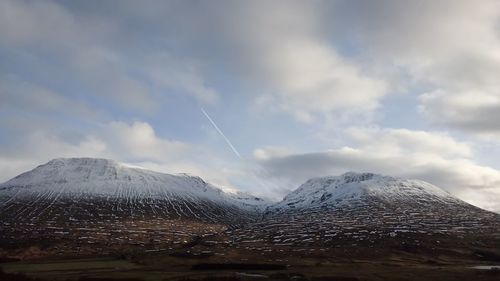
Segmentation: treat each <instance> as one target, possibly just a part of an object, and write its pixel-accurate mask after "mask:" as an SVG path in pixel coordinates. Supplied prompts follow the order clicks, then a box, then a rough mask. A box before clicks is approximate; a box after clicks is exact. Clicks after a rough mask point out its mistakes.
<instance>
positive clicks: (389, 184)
mask: <svg viewBox="0 0 500 281" xmlns="http://www.w3.org/2000/svg"><path fill="white" fill-rule="evenodd" d="M369 201H378V202H379V203H384V204H387V205H390V204H396V205H397V204H400V205H401V204H405V205H408V206H413V205H419V204H420V205H426V204H434V205H435V204H460V205H463V204H467V203H465V202H463V201H461V200H459V199H457V198H455V197H453V196H452V195H451V194H449V193H447V192H446V191H444V190H442V189H440V188H438V187H436V186H434V185H432V184H429V183H427V182H424V181H420V180H408V179H399V178H394V177H389V176H382V175H377V174H373V173H354V172H348V173H345V174H343V175H341V176H328V177H322V178H313V179H310V180H308V181H307V182H305V183H304V184H302V185H301V186H300V187H299V188H298V189H296V190H295V191H293V192H291V193H290V194H288V195H287V196H286V197H285V198H284V199H283V200H282V201H281V202H279V203H277V204H274V205H272V206H270V207H269V208H268V212H271V213H272V212H291V211H295V210H301V211H303V210H312V209H318V208H339V207H342V206H349V205H357V204H363V203H367V202H369Z"/></svg>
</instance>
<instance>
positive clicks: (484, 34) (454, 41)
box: [333, 0, 500, 135]
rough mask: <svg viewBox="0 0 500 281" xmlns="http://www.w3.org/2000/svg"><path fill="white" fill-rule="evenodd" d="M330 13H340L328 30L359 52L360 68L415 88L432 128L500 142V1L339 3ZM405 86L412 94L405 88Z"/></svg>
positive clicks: (428, 0)
mask: <svg viewBox="0 0 500 281" xmlns="http://www.w3.org/2000/svg"><path fill="white" fill-rule="evenodd" d="M333 6H334V9H335V8H337V9H338V11H337V15H338V16H337V17H333V18H335V19H336V20H334V22H336V23H338V24H337V26H341V27H346V30H344V31H342V30H340V27H339V28H334V32H336V33H340V34H341V35H340V36H339V37H340V38H343V39H345V38H348V39H349V40H352V41H354V42H356V44H358V46H360V48H361V51H360V57H361V59H360V61H371V62H373V64H374V65H376V66H377V67H379V68H382V69H385V70H386V71H387V72H389V70H388V69H391V68H396V70H397V73H398V75H400V76H401V79H408V80H410V81H412V82H413V83H416V84H417V85H420V87H419V88H418V87H417V89H418V90H417V91H419V93H418V92H417V94H420V98H419V102H420V111H421V112H422V113H424V116H426V117H428V118H429V120H430V121H431V122H432V123H433V124H439V125H445V126H450V127H451V128H454V129H458V130H462V131H465V132H467V133H473V134H480V135H481V134H487V133H495V134H497V135H498V132H500V127H499V126H498V122H495V120H498V117H499V115H498V113H497V112H498V111H499V109H500V106H499V104H500V102H499V100H500V79H498V73H499V72H500V36H499V35H500V33H499V28H498V27H499V23H500V2H499V1H496V0H485V1H481V4H478V3H477V2H474V1H467V0H458V1H456V0H439V1H433V0H422V1H411V2H408V1H397V0H383V1H377V2H369V1H368V2H367V1H337V4H336V5H333ZM335 35H338V34H335ZM372 67H373V65H372ZM403 85H404V87H411V85H409V83H408V82H407V81H405V83H403ZM422 89H425V90H422Z"/></svg>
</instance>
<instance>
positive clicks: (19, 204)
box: [0, 158, 266, 222]
mask: <svg viewBox="0 0 500 281" xmlns="http://www.w3.org/2000/svg"><path fill="white" fill-rule="evenodd" d="M265 204H266V202H265V201H264V200H262V199H259V198H255V197H251V196H246V197H242V196H236V195H234V194H229V193H225V192H224V191H222V190H221V189H219V188H216V187H215V186H213V185H211V184H209V183H206V182H205V181H203V180H202V179H201V178H199V177H193V176H188V175H170V174H163V173H157V172H153V171H149V170H146V169H140V168H132V167H128V166H126V165H123V164H120V163H118V162H115V161H112V160H107V159H94V158H70V159H54V160H52V161H50V162H48V163H46V164H44V165H41V166H38V167H37V168H35V169H33V170H31V171H29V172H26V173H23V174H21V175H19V176H17V177H15V178H13V179H11V180H9V181H7V182H5V183H3V184H0V212H3V213H5V212H10V213H12V215H15V217H16V218H22V217H26V218H27V219H30V220H34V219H36V218H39V217H40V216H44V215H47V213H54V215H57V212H56V211H55V209H56V208H57V207H58V206H64V208H66V207H67V206H72V207H73V208H75V209H73V211H71V212H70V211H68V210H67V209H66V210H64V213H67V214H68V215H72V216H80V217H93V216H106V215H110V216H111V215H113V216H132V217H134V216H153V217H155V216H163V217H169V218H176V217H178V218H190V219H195V220H202V221H210V222H227V221H228V220H229V221H231V222H234V221H235V220H238V219H241V220H244V219H247V218H250V217H252V216H255V215H256V214H257V213H258V212H259V210H260V208H262V206H264V205H265ZM76 210H79V211H76Z"/></svg>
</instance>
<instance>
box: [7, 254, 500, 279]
mask: <svg viewBox="0 0 500 281" xmlns="http://www.w3.org/2000/svg"><path fill="white" fill-rule="evenodd" d="M230 258H231V254H229V255H228V256H226V257H207V258H200V257H197V258H189V257H188V258H187V257H172V256H171V255H163V254H151V255H142V256H135V257H132V258H129V259H117V258H113V257H103V258H85V259H45V260H32V261H18V262H8V263H1V264H0V266H1V268H2V270H3V272H4V273H2V274H3V275H1V276H0V277H1V278H0V279H1V280H6V281H10V280H22V278H24V277H23V276H20V275H14V274H16V273H23V274H26V276H27V278H33V279H37V280H55V281H57V280H81V281H84V280H86V281H99V280H130V281H131V280H137V281H139V280H143V281H156V280H158V281H160V280H184V281H186V280H207V281H208V280H226V281H230V280H243V281H244V280H277V281H278V280H311V281H321V280H325V281H326V280H331V281H334V280H344V281H356V280H441V281H446V280H499V278H500V270H498V269H495V268H493V269H474V268H473V266H477V265H493V264H494V263H492V262H480V261H478V262H474V263H471V261H467V260H456V259H454V260H451V259H447V258H446V257H440V258H436V259H432V260H424V259H419V258H418V257H412V256H398V255H392V256H390V257H387V258H386V259H384V260H362V259H347V258H342V259H338V258H334V257H331V258H325V257H323V258H314V257H303V258H288V259H287V260H286V261H283V262H276V258H275V257H274V258H270V257H261V256H259V257H252V256H247V257H245V258H242V257H239V256H238V255H237V254H235V253H233V256H232V258H233V259H234V261H233V262H228V260H229V259H230ZM271 261H274V262H271ZM497 264H498V263H497ZM25 280H30V279H25Z"/></svg>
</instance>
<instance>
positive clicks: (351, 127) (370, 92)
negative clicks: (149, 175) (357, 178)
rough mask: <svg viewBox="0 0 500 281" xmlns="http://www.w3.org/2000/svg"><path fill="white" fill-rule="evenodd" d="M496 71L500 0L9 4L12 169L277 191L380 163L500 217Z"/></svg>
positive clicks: (7, 174) (7, 149)
mask: <svg viewBox="0 0 500 281" xmlns="http://www.w3.org/2000/svg"><path fill="white" fill-rule="evenodd" d="M499 73H500V1H497V0H491V1H490V0H482V1H481V4H480V5H479V4H478V2H477V1H473V0H468V1H462V0H460V1H459V0H449V1H447V0H425V1H423V0H417V1H400V0H381V1H362V0H359V1H358V0H354V1H353V0H345V1H342V0H339V1H336V0H332V1H98V2H94V1H84V0H82V1H23V0H12V1H11V0H0V130H1V134H0V181H5V180H8V179H9V178H11V177H13V176H15V175H17V174H19V173H20V172H23V171H25V170H28V169H32V168H33V167H35V166H36V165H39V164H41V163H44V162H46V161H48V160H50V159H52V158H57V157H81V156H85V157H104V158H112V159H115V160H118V161H121V162H125V163H130V164H134V165H140V166H143V167H147V168H151V169H153V170H157V171H161V172H168V173H178V172H187V173H191V174H196V175H199V176H202V177H203V178H205V179H207V180H209V181H211V182H213V183H215V184H217V185H219V186H221V187H223V188H225V189H233V190H235V189H239V190H242V191H247V192H251V193H254V194H256V195H260V196H267V197H269V198H273V199H280V198H281V197H282V196H283V195H284V194H285V193H286V192H287V191H289V190H291V189H294V188H296V187H297V186H298V185H299V184H301V183H302V182H303V181H305V180H306V179H307V178H310V177H314V176H324V175H337V174H340V173H343V172H346V171H351V170H354V171H371V172H376V173H383V174H388V175H394V176H400V177H410V178H417V179H422V180H426V181H429V182H431V183H433V184H436V185H438V186H440V187H442V188H444V189H446V190H448V191H449V192H450V193H452V194H455V195H456V196H458V197H459V198H461V199H463V200H465V201H468V202H470V203H473V204H476V205H478V206H480V207H483V208H486V209H489V210H495V211H497V212H500V157H499V156H500V78H499V77H500V76H499ZM203 111H205V112H206V114H207V115H205V114H204V112H203ZM209 118H211V119H212V121H213V122H214V123H215V124H216V126H218V129H217V128H216V127H215V126H214V125H213V124H212V122H211V121H210V120H209ZM219 130H220V132H219ZM223 134H224V135H225V136H223ZM226 138H227V139H226ZM231 146H233V147H231Z"/></svg>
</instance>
